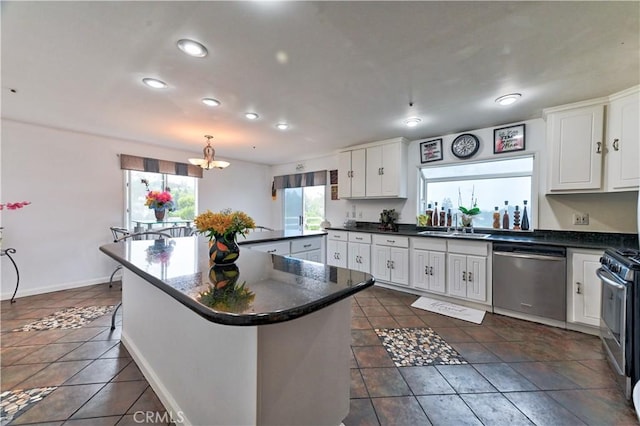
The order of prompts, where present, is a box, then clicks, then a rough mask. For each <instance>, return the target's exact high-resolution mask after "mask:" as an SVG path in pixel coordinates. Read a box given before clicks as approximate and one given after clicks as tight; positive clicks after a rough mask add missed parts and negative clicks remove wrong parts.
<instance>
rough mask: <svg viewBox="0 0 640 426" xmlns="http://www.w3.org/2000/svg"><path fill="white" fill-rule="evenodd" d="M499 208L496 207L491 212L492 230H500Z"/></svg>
mask: <svg viewBox="0 0 640 426" xmlns="http://www.w3.org/2000/svg"><path fill="white" fill-rule="evenodd" d="M499 209H500V208H499V207H498V206H496V207H495V210H494V211H493V228H494V229H500V211H499Z"/></svg>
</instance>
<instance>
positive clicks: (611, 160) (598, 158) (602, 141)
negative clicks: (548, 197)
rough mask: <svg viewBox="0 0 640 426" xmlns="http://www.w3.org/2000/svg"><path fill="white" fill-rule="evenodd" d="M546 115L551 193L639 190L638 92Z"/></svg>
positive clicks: (638, 89)
mask: <svg viewBox="0 0 640 426" xmlns="http://www.w3.org/2000/svg"><path fill="white" fill-rule="evenodd" d="M544 115H545V117H546V120H547V148H548V151H549V184H548V188H547V189H548V192H550V193H571V192H613V191H636V190H638V187H639V186H640V167H638V164H640V86H635V87H632V88H630V89H627V90H624V91H622V92H619V93H616V94H613V95H611V96H609V97H607V98H598V99H593V100H590V101H585V102H578V103H575V104H571V105H564V106H559V107H554V108H547V109H545V110H544ZM605 130H606V132H605ZM605 135H606V136H605Z"/></svg>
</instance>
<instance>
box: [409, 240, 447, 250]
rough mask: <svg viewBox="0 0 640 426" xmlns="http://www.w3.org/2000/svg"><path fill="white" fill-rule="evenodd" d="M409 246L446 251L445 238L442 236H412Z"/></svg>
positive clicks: (418, 248)
mask: <svg viewBox="0 0 640 426" xmlns="http://www.w3.org/2000/svg"><path fill="white" fill-rule="evenodd" d="M411 247H413V248H414V249H417V250H434V251H447V240H446V239H444V238H412V239H411Z"/></svg>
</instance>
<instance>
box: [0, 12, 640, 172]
mask: <svg viewBox="0 0 640 426" xmlns="http://www.w3.org/2000/svg"><path fill="white" fill-rule="evenodd" d="M0 7H1V12H2V27H1V31H2V116H3V117H4V118H9V119H13V120H19V121H24V122H30V123H37V124H41V125H46V126H53V127H57V128H63V129H70V130H74V131H80V132H88V133H92V134H97V135H104V136H108V137H115V138H121V139H126V140H133V141H140V142H145V143H152V144H158V145H163V146H170V147H175V148H179V149H185V150H189V151H193V153H194V157H197V156H200V155H201V154H200V153H201V149H202V147H203V146H204V144H205V139H204V137H203V135H205V134H212V135H214V136H215V139H214V140H213V145H214V147H215V148H216V151H217V157H220V158H222V159H234V158H235V159H243V160H248V161H254V162H259V163H265V164H281V163H286V162H294V161H300V160H304V159H308V158H313V157H318V156H321V155H324V154H328V153H331V152H333V151H334V150H336V149H339V148H342V147H346V146H349V145H355V144H358V143H362V142H370V141H375V140H381V139H387V138H392V137H396V136H405V137H407V138H409V139H419V138H426V137H432V136H439V135H443V134H448V133H457V132H463V131H467V130H471V129H477V128H482V127H491V126H498V125H501V124H506V123H511V122H516V121H521V120H526V119H531V118H536V117H540V116H541V110H542V108H545V107H550V106H556V105H561V104H565V103H569V102H574V101H580V100H584V99H589V98H593V97H599V96H605V95H608V94H611V93H614V92H616V91H619V90H622V89H625V88H627V87H630V86H633V85H635V84H638V83H639V82H640V29H639V20H640V18H639V17H640V2H637V1H632V2H610V1H605V2H480V1H473V2H400V1H391V2H264V1H244V2H206V1H204V2H30V1H25V2H20V1H17V2H12V1H3V2H2V3H1V6H0ZM181 38H192V39H194V40H198V41H200V42H201V43H203V44H204V45H206V46H207V48H208V49H209V55H208V56H207V57H205V58H193V57H188V56H186V55H184V54H183V53H182V52H181V51H179V50H178V49H177V47H176V41H177V40H178V39H181ZM283 59H286V60H283ZM143 77H156V78H159V79H161V80H164V81H165V82H167V83H168V84H169V88H168V89H165V90H163V91H157V90H152V89H149V88H147V87H146V86H143V85H142V84H141V82H140V81H141V79H142V78H143ZM11 89H14V90H16V93H13V92H12V91H11ZM509 92H520V93H522V94H523V98H522V100H521V101H520V102H518V103H516V104H515V105H513V106H512V107H510V108H505V107H500V106H498V105H497V104H496V103H495V102H494V99H495V98H496V97H498V96H500V95H502V94H505V93H509ZM203 97H214V98H216V99H219V100H220V101H221V102H222V105H221V106H219V107H217V108H210V107H206V106H205V105H203V104H202V103H201V102H200V99H201V98H203ZM410 101H413V102H414V106H413V107H409V102H410ZM247 111H255V112H257V113H258V114H260V119H259V120H256V121H251V122H250V121H248V120H246V119H245V118H244V113H245V112H247ZM409 115H416V116H419V117H420V118H422V123H421V124H420V125H419V126H418V127H416V128H413V129H409V128H407V127H406V126H405V125H404V123H403V121H404V120H405V119H406V118H407V117H408V116H409ZM279 121H286V122H288V123H290V124H291V128H290V130H288V131H285V132H283V131H280V130H277V129H276V128H275V124H276V123H277V122H279Z"/></svg>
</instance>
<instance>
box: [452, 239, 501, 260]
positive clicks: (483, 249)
mask: <svg viewBox="0 0 640 426" xmlns="http://www.w3.org/2000/svg"><path fill="white" fill-rule="evenodd" d="M490 245H491V243H483V242H480V241H469V240H447V248H448V250H449V252H451V253H460V254H472V255H475V256H485V257H486V256H488V255H489V246H490Z"/></svg>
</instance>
